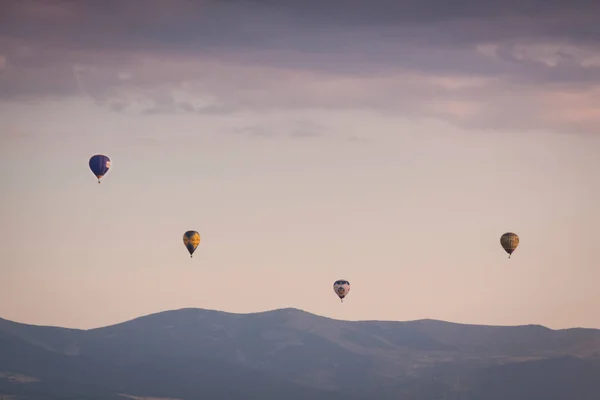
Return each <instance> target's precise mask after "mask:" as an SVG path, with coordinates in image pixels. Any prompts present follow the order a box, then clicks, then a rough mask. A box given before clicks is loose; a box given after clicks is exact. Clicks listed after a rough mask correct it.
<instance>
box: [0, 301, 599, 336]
mask: <svg viewBox="0 0 600 400" xmlns="http://www.w3.org/2000/svg"><path fill="white" fill-rule="evenodd" d="M186 311H202V312H208V313H219V314H226V315H231V316H251V315H262V314H271V313H276V312H283V311H285V312H289V311H294V312H299V313H302V314H308V315H311V316H314V317H318V318H324V319H329V320H333V321H339V322H350V323H354V322H377V323H443V324H449V325H460V326H469V327H489V328H519V327H540V328H545V329H548V330H551V331H555V332H559V331H569V330H590V331H597V332H600V328H590V327H583V326H574V327H569V328H550V327H547V326H545V325H542V324H522V325H490V324H480V323H479V324H475V323H467V322H455V321H447V320H441V319H436V318H419V319H413V320H391V319H361V320H344V319H338V318H333V317H328V316H325V315H320V314H315V313H313V312H310V311H305V310H302V309H300V308H296V307H284V308H275V309H271V310H264V311H252V312H243V313H242V312H231V311H224V310H216V309H210V308H201V307H183V308H174V309H169V310H162V311H156V312H151V313H149V314H144V315H140V316H139V317H134V318H131V319H127V320H124V321H121V322H115V323H111V324H109V325H104V326H99V327H95V328H69V327H63V326H59V325H43V324H31V323H27V322H19V321H14V320H10V319H8V318H3V317H0V323H2V322H3V321H4V322H9V323H13V324H19V325H26V326H33V327H43V328H58V329H68V330H72V331H84V332H85V331H91V330H95V329H103V328H108V327H111V326H116V325H121V324H125V323H128V322H132V321H136V320H140V319H143V318H147V317H151V316H155V315H161V314H165V313H176V312H186Z"/></svg>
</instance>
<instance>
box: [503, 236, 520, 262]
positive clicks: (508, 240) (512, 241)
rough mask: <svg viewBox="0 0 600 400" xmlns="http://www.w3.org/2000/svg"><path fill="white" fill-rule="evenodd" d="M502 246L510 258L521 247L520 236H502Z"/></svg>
mask: <svg viewBox="0 0 600 400" xmlns="http://www.w3.org/2000/svg"><path fill="white" fill-rule="evenodd" d="M500 244H501V245H502V248H503V249H504V251H506V252H507V253H508V258H510V256H511V254H512V253H513V252H514V251H515V250H516V249H517V247H518V246H519V236H518V235H517V234H516V233H512V232H506V233H505V234H503V235H502V236H500Z"/></svg>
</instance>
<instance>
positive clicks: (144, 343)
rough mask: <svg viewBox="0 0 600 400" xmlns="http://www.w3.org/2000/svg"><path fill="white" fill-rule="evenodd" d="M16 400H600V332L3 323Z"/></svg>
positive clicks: (209, 314) (302, 317)
mask: <svg viewBox="0 0 600 400" xmlns="http://www.w3.org/2000/svg"><path fill="white" fill-rule="evenodd" d="M0 393H3V394H4V395H5V396H9V395H10V396H13V397H11V398H12V399H59V398H60V399H75V398H77V399H84V398H85V399H121V400H125V399H126V398H127V397H123V396H125V395H127V396H134V397H135V396H137V397H140V398H145V397H148V398H150V397H153V398H177V399H202V398H207V399H257V400H258V399H265V400H270V399H279V398H282V397H284V396H285V398H286V399H288V400H290V399H291V400H293V399H317V400H318V399H331V400H335V399H342V398H344V399H350V400H352V399H355V400H361V399H362V400H367V399H373V400H375V399H381V400H385V399H414V400H429V399H431V400H434V399H436V400H437V399H446V400H452V399H462V400H478V399H482V398H485V399H489V400H494V399H505V398H511V399H513V400H520V399H528V400H536V399H540V400H541V399H544V400H547V399H573V398H577V399H578V400H587V399H590V400H591V399H594V400H597V399H598V398H600V330H594V329H567V330H551V329H548V328H545V327H543V326H538V325H527V326H515V327H495V326H478V325H463V324H455V323H449V322H443V321H435V320H419V321H410V322H389V321H359V322H349V321H339V320H333V319H330V318H325V317H321V316H317V315H313V314H310V313H307V312H304V311H301V310H297V309H280V310H274V311H269V312H262V313H254V314H230V313H225V312H219V311H211V310H202V309H182V310H176V311H166V312H161V313H157V314H152V315H148V316H145V317H141V318H137V319H134V320H131V321H127V322H124V323H121V324H117V325H112V326H108V327H104V328H98V329H90V330H76V329H66V328H56V327H43V326H33V325H25V324H20V323H15V322H11V321H7V320H3V319H0Z"/></svg>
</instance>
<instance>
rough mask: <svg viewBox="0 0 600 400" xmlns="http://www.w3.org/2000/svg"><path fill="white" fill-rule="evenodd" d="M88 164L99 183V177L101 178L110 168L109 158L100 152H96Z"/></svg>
mask: <svg viewBox="0 0 600 400" xmlns="http://www.w3.org/2000/svg"><path fill="white" fill-rule="evenodd" d="M89 165H90V169H91V170H92V173H93V174H94V175H96V178H98V183H100V179H102V177H103V176H104V175H106V173H107V172H108V170H109V169H110V158H108V157H107V156H104V155H102V154H96V155H95V156H92V158H90V162H89Z"/></svg>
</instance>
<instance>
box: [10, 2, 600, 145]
mask: <svg viewBox="0 0 600 400" xmlns="http://www.w3.org/2000/svg"><path fill="white" fill-rule="evenodd" d="M3 11H4V12H1V13H0V57H1V58H2V59H4V60H5V63H4V68H3V70H2V73H1V74H0V99H4V100H15V99H31V98H41V97H48V96H55V97H60V96H73V95H86V96H88V97H91V98H92V99H94V100H95V101H96V102H97V103H98V104H100V105H103V106H106V107H109V108H110V109H112V110H114V111H115V112H123V113H129V112H137V113H141V114H146V115H154V114H159V113H196V114H206V113H231V112H235V111H236V110H240V109H250V110H273V109H281V108H302V107H305V108H310V107H313V108H317V107H318V108H341V109H352V108H370V109H377V110H384V111H389V112H396V113H401V114H405V115H412V116H425V117H436V118H443V119H446V120H451V121H453V122H454V123H457V124H461V125H464V126H470V127H477V128H479V127H482V126H485V124H486V121H487V123H489V121H492V122H493V124H494V125H495V126H498V127H508V128H511V127H517V126H521V127H541V126H549V124H550V122H549V120H548V117H547V116H546V115H547V114H548V112H549V110H553V108H552V107H555V108H556V109H559V108H560V107H561V106H560V105H559V104H554V103H552V104H547V103H544V101H545V98H544V96H545V95H548V96H549V95H554V94H556V93H560V91H561V90H565V91H578V92H580V93H582V96H584V95H585V93H586V90H588V91H589V90H591V89H590V88H593V87H594V85H598V84H600V2H595V1H584V0H573V1H566V0H525V1H518V0H494V1H480V0H446V1H443V0H441V1H440V0H370V1H367V0H326V1H312V0H243V1H242V0H219V1H217V0H205V1H185V0H172V1H165V0H103V1H97V0H78V1H53V2H50V1H46V2H44V1H27V0H18V1H17V0H15V1H8V2H4V3H3ZM428 77H431V78H432V79H433V78H436V79H438V81H432V80H428ZM439 79H442V80H443V79H446V80H447V82H445V83H444V82H440V81H439ZM465 79H467V80H468V79H472V80H477V79H479V80H481V82H482V83H481V84H458V86H457V83H456V82H461V81H465ZM453 85H454V86H453ZM182 92H185V93H188V94H189V96H188V97H186V96H184V95H182V94H181V93H182ZM196 97H200V98H202V100H201V101H197V99H196V100H195V99H194V98H196ZM584 97H585V96H584ZM582 98H583V97H582ZM587 99H588V100H589V101H596V100H597V97H595V96H592V95H589V96H588V97H587ZM581 104H584V103H581ZM576 106H580V103H577V104H575V103H572V104H570V105H569V107H576ZM592 114H593V113H591V112H590V115H592ZM565 118H566V117H565ZM569 118H575V117H569ZM577 118H580V119H577ZM577 118H575V120H574V121H575V122H573V120H568V121H570V122H569V123H571V124H575V125H576V126H578V127H580V128H581V129H582V130H586V131H587V130H591V129H592V127H593V123H594V121H596V120H595V119H594V118H592V117H587V116H586V117H585V118H584V117H577ZM581 118H583V119H581ZM552 123H553V124H556V121H554V120H553V121H552ZM559 125H560V124H559ZM295 129H297V132H296V134H297V135H299V136H303V135H304V136H306V135H317V134H320V133H317V132H316V131H315V130H311V129H304V128H302V129H301V128H300V127H296V128H295ZM263 134H264V133H263ZM291 134H293V133H291Z"/></svg>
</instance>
